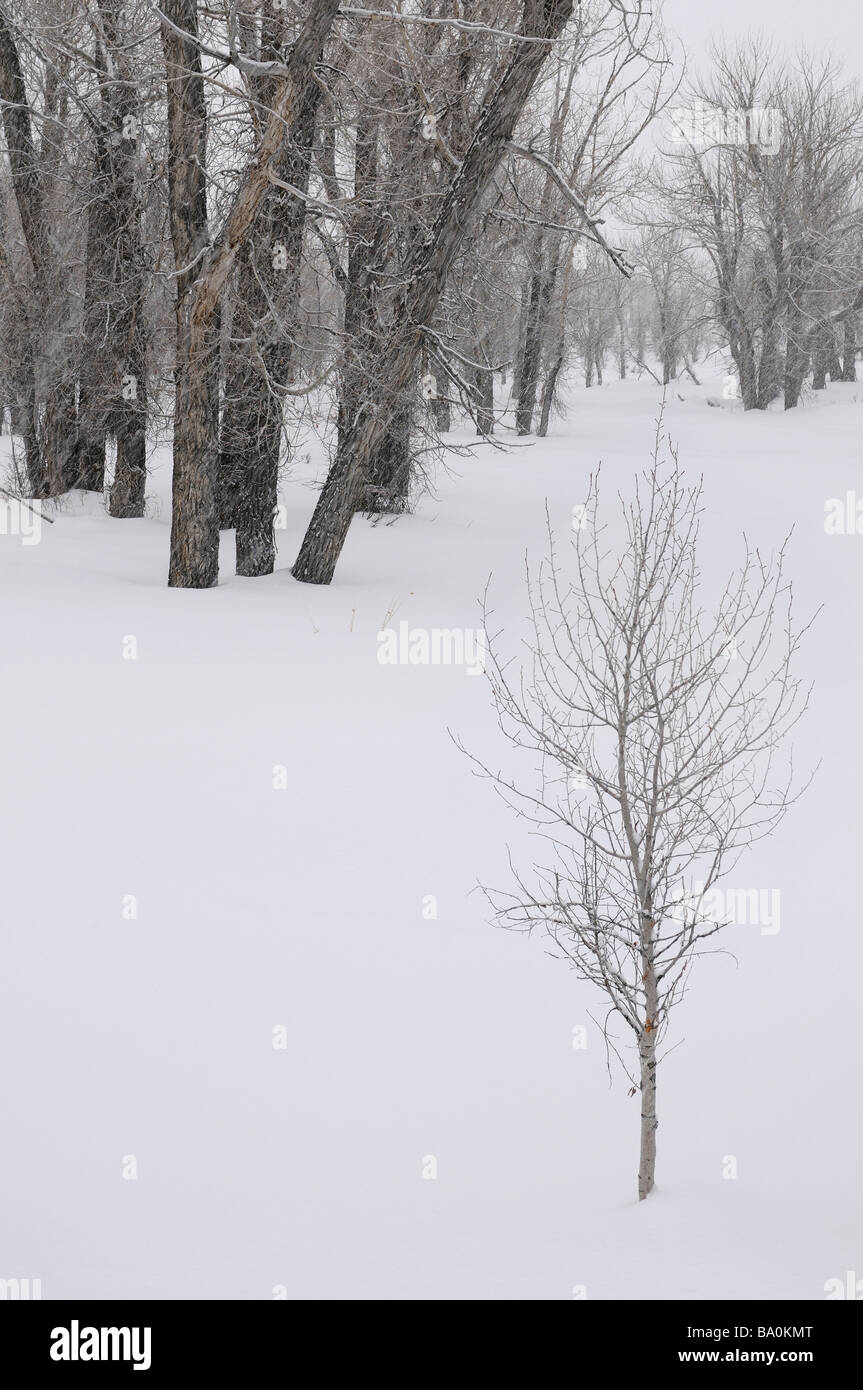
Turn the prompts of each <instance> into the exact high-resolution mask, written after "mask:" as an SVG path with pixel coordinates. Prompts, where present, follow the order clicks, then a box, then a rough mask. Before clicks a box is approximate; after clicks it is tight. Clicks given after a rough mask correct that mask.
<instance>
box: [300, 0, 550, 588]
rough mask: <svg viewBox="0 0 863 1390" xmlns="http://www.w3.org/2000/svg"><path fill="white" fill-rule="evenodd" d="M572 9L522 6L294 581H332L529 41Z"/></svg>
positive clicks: (513, 116)
mask: <svg viewBox="0 0 863 1390" xmlns="http://www.w3.org/2000/svg"><path fill="white" fill-rule="evenodd" d="M572 6H573V0H527V3H526V4H525V7H524V20H523V33H524V34H525V35H530V36H531V39H530V40H529V41H519V40H516V41H514V43H513V46H512V49H511V53H510V57H509V59H508V61H507V63H506V65H505V67H504V69H503V71H500V73H499V76H498V77H497V80H495V81H494V82H493V83H492V95H491V97H490V99H489V101H488V102H487V104H486V106H485V110H484V113H483V116H482V118H481V120H480V122H479V125H478V127H477V131H476V134H475V136H474V138H473V140H472V141H471V144H470V146H469V148H468V151H467V154H466V155H465V158H464V160H463V162H462V164H461V167H460V168H459V170H458V172H457V173H456V174H455V175H454V178H453V181H452V183H451V184H450V186H449V189H448V190H447V193H446V194H445V196H444V198H443V202H442V205H441V209H440V211H439V213H438V216H437V218H436V219H435V223H434V226H433V228H432V230H431V232H430V234H429V236H428V238H427V239H425V240H424V241H423V242H422V243H421V244H419V245H417V246H416V248H415V249H414V251H413V252H412V254H411V256H410V257H409V259H408V263H407V265H406V267H405V289H404V290H403V291H402V293H401V295H400V298H399V302H398V303H397V306H396V313H395V315H394V320H393V334H392V337H391V339H390V341H389V342H388V343H387V344H386V345H385V347H384V350H383V351H382V352H381V354H380V356H379V358H378V360H377V362H376V364H375V371H374V372H373V373H372V374H371V375H372V380H374V379H375V378H376V379H377V380H378V381H385V382H386V383H387V386H388V390H387V392H386V395H385V398H384V400H383V401H382V402H380V403H378V402H377V401H375V400H374V399H373V398H372V397H371V395H367V397H366V399H365V400H364V401H363V402H362V404H361V406H360V408H359V410H358V412H357V415H356V418H355V420H354V422H353V424H352V426H351V428H350V430H349V431H348V433H347V434H346V436H345V437H344V439H343V440H342V441H341V442H340V444H339V447H338V448H337V450H336V457H335V459H334V461H333V465H332V467H331V469H330V472H329V475H328V477H327V480H326V483H325V484H324V487H323V489H322V491H321V494H320V497H319V498H318V502H317V505H316V507H315V510H314V513H313V515H312V519H311V522H310V523H309V527H308V530H307V531H306V534H305V537H304V538H303V543H302V545H301V547H300V553H299V555H298V556H297V560H296V563H295V565H294V569H293V574H294V577H295V578H296V579H299V580H301V581H302V582H303V583H307V584H329V583H330V581H331V580H332V577H333V574H334V572H335V568H336V564H337V562H338V558H339V555H340V554H341V550H342V546H343V545H344V542H345V538H346V536H347V533H348V529H349V527H350V523H351V517H352V515H353V512H354V510H355V509H356V505H357V500H358V497H359V496H360V495H361V492H362V487H363V481H364V477H365V475H366V471H367V469H368V466H369V462H370V460H371V459H372V458H374V456H375V454H376V452H377V450H378V449H379V448H380V446H381V443H382V442H383V440H384V438H385V437H386V435H387V432H388V430H389V427H390V423H391V420H392V417H393V414H394V412H395V408H396V403H397V402H398V400H399V397H400V395H401V393H403V392H405V391H407V390H408V388H409V385H410V383H411V381H412V380H413V379H415V376H416V370H417V364H418V360H419V357H420V352H421V347H422V338H423V329H424V328H425V327H427V326H429V325H430V324H431V322H432V318H433V316H434V314H435V311H436V310H437V307H438V304H439V302H440V297H441V294H442V293H443V289H444V285H445V283H446V277H447V273H448V272H449V269H450V267H451V266H452V263H453V261H454V259H455V257H456V254H457V253H458V250H459V247H460V246H461V243H462V241H463V239H464V237H465V235H466V233H467V232H468V230H469V229H470V226H471V223H472V222H473V219H474V217H475V216H476V213H477V211H478V209H479V206H480V203H481V200H482V197H483V195H484V193H485V191H486V189H487V188H488V185H489V183H490V181H491V179H492V176H493V175H494V171H495V169H496V168H497V165H498V163H499V161H500V158H501V155H502V154H503V151H504V149H505V147H506V145H507V144H508V142H509V141H510V140H511V139H512V134H513V130H514V129H515V123H516V121H517V120H518V117H519V115H520V114H521V111H522V109H523V107H524V103H525V101H526V100H527V98H528V96H529V94H530V91H531V89H532V87H533V85H534V83H535V81H536V79H537V77H538V75H539V70H540V68H541V66H542V64H543V61H544V59H545V56H546V53H547V51H548V47H547V45H546V44H544V43H537V42H535V37H537V36H540V37H542V38H546V39H548V40H552V39H554V38H556V37H557V35H558V34H559V33H560V32H561V30H562V29H563V28H564V26H565V25H566V22H567V20H568V19H569V18H570V15H571V14H572Z"/></svg>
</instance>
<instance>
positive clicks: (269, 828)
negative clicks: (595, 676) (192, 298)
mask: <svg viewBox="0 0 863 1390" xmlns="http://www.w3.org/2000/svg"><path fill="white" fill-rule="evenodd" d="M720 391H721V386H720V384H719V378H718V377H716V378H711V379H709V380H706V381H705V382H704V384H703V385H702V386H701V387H700V388H699V387H696V386H695V385H694V384H692V383H689V384H686V385H681V386H679V387H674V388H672V391H671V394H670V399H669V402H668V407H667V415H666V424H667V427H668V429H669V430H670V431H671V433H672V435H673V436H674V438H675V439H676V441H677V443H678V446H679V452H680V459H681V463H682V464H683V465H684V467H685V468H686V469H687V471H689V472H692V473H700V472H702V471H703V473H704V476H705V484H706V504H707V508H708V510H707V514H706V516H705V519H704V524H703V552H702V554H703V566H704V572H705V577H706V579H707V581H708V583H713V582H714V581H716V580H718V579H719V578H721V577H723V576H724V574H725V572H726V571H727V570H730V569H731V568H732V567H733V565H734V564H735V562H736V561H737V559H738V558H739V555H740V541H739V537H740V533H741V532H742V531H743V530H744V529H745V530H746V531H747V533H748V535H749V536H750V538H751V539H752V541H753V542H755V543H758V544H759V545H762V546H764V547H767V548H769V547H770V546H772V545H775V544H777V543H778V542H779V541H780V540H781V539H782V537H783V535H784V534H785V533H786V532H787V531H788V529H789V528H790V527H791V526H792V525H795V526H796V532H795V538H794V540H793V543H792V549H791V560H790V570H791V574H792V577H793V579H794V582H795V588H796V592H797V602H798V604H799V607H800V610H801V611H804V612H809V611H811V610H812V609H813V608H814V607H816V606H817V605H818V604H822V603H823V604H824V605H825V609H824V612H823V614H822V616H821V617H820V619H819V621H818V623H817V625H816V627H815V629H814V630H813V632H812V633H811V635H810V637H809V639H808V641H807V644H806V650H805V654H804V659H803V662H802V667H801V669H803V670H804V671H805V672H806V673H808V674H809V675H811V676H812V677H814V678H815V679H816V682H817V684H816V690H815V694H814V698H813V703H812V708H811V712H810V714H809V716H808V717H807V719H806V721H805V723H804V725H803V726H801V728H800V729H799V730H798V733H797V736H796V740H795V749H796V756H797V758H798V759H799V762H800V765H801V766H809V765H811V764H814V763H816V762H818V761H819V759H820V760H821V768H820V771H819V773H818V776H817V778H816V780H815V782H814V784H813V786H812V787H811V789H810V790H809V792H808V794H807V795H806V797H805V799H804V800H803V801H802V802H801V803H800V804H799V805H798V806H797V807H796V808H795V809H794V810H793V811H792V812H791V814H790V815H789V817H788V819H787V820H786V822H785V823H784V825H783V826H782V827H781V828H780V830H779V832H778V833H777V835H776V836H775V837H774V838H773V839H772V840H770V841H768V842H766V843H764V844H763V845H761V846H760V847H758V848H756V850H755V851H754V852H753V853H752V854H751V856H750V857H749V858H748V859H747V860H746V861H745V862H744V865H743V866H742V867H741V869H740V870H739V871H737V873H736V874H735V880H734V881H735V885H736V886H738V887H744V888H752V889H755V888H758V889H764V890H773V889H778V890H779V891H780V892H781V929H780V930H779V931H778V932H774V933H772V934H768V933H763V932H762V931H761V930H760V928H759V926H757V925H749V926H740V927H735V928H731V929H729V933H728V934H727V935H726V943H725V944H726V945H728V946H729V947H730V949H731V950H732V951H733V952H734V955H735V956H736V960H735V959H732V958H731V957H729V956H715V957H710V958H707V959H704V960H701V961H700V962H698V963H697V965H696V971H695V976H694V980H693V983H692V987H691V990H690V993H689V995H688V997H687V999H686V1001H685V1003H684V1004H683V1005H682V1007H681V1008H680V1010H679V1011H678V1014H677V1029H676V1031H675V1033H674V1035H673V1036H672V1037H671V1039H670V1040H669V1041H670V1042H671V1043H674V1042H678V1041H679V1040H680V1039H681V1038H682V1039H685V1041H683V1042H682V1044H681V1045H680V1046H679V1047H677V1049H676V1050H675V1051H673V1052H672V1053H671V1054H670V1056H669V1057H668V1058H667V1061H666V1062H665V1064H664V1066H663V1069H662V1071H661V1073H660V1082H659V1107H660V1129H659V1134H658V1143H659V1159H658V1167H657V1183H658V1188H657V1191H656V1193H655V1194H654V1195H653V1196H652V1197H651V1198H650V1200H648V1201H647V1202H645V1203H642V1204H641V1205H639V1204H638V1203H637V1202H636V1200H635V1179H636V1170H637V1157H638V1155H637V1143H638V1109H637V1107H638V1100H637V1099H631V1100H630V1099H627V1097H626V1089H627V1088H626V1085H625V1083H624V1082H623V1080H622V1078H620V1077H619V1076H618V1077H617V1079H616V1080H615V1084H614V1087H613V1089H611V1090H609V1088H608V1078H607V1074H606V1067H605V1056H604V1050H603V1047H602V1044H601V1039H600V1036H599V1033H598V1030H597V1029H596V1027H595V1026H594V1025H593V1024H592V1023H591V1021H590V1018H589V1014H591V1013H592V1014H593V1015H594V1016H596V1017H599V1016H600V1004H601V1001H600V999H599V998H598V997H597V996H595V995H594V993H593V991H592V990H591V989H590V987H589V986H587V985H586V984H582V983H581V982H579V981H578V980H577V979H576V978H575V976H574V975H572V974H571V973H570V972H568V971H567V970H566V969H565V968H564V967H563V966H562V965H561V964H560V963H559V962H557V961H554V960H552V959H550V958H549V957H548V956H547V954H546V953H545V950H544V946H543V943H542V942H541V941H540V940H539V939H538V938H536V939H532V940H531V939H527V938H524V937H521V936H514V935H510V934H508V933H505V932H501V931H498V930H495V929H493V928H492V927H491V926H489V925H488V922H487V909H486V907H485V904H484V901H483V899H482V898H481V896H480V895H479V894H477V893H474V894H473V895H471V889H472V887H473V886H474V884H475V883H476V881H477V880H478V879H479V880H482V881H484V882H488V883H492V884H501V885H506V883H507V867H506V845H507V844H510V845H511V846H512V848H513V851H514V852H515V853H516V855H519V854H520V855H521V856H522V859H523V858H524V856H525V854H526V847H527V841H526V836H525V830H524V828H523V827H521V826H519V825H518V824H517V823H515V822H513V821H512V819H511V817H510V815H509V813H507V811H506V809H505V808H504V807H503V806H502V805H501V804H500V803H499V802H498V801H497V799H496V798H495V797H494V794H493V792H492V790H491V788H490V786H489V785H488V784H486V783H483V782H481V781H479V780H477V779H476V778H474V777H473V776H472V774H471V770H470V766H469V765H468V763H467V762H466V760H465V758H464V757H463V755H461V754H460V753H459V752H458V751H457V749H456V748H455V746H454V745H453V742H452V740H451V738H450V736H449V734H448V732H447V730H448V728H449V729H452V730H453V731H455V732H457V733H458V734H459V736H460V737H461V738H463V739H464V740H465V742H466V743H467V744H468V745H470V746H472V747H477V748H479V749H480V750H482V751H485V752H488V751H489V750H494V754H493V756H494V758H495V759H496V760H497V761H500V760H505V759H506V757H507V756H508V753H507V747H506V745H505V744H504V743H502V741H501V740H500V736H499V735H498V733H497V726H496V723H495V720H494V716H493V713H492V710H491V706H490V703H489V694H488V690H487V687H486V682H485V681H484V680H483V679H471V678H469V677H466V675H465V671H464V669H460V668H458V667H449V668H447V667H433V666H421V667H420V666H414V667H411V666H388V665H381V664H380V663H379V662H378V659H377V651H378V643H377V633H378V631H379V629H380V628H381V627H383V626H385V625H386V624H387V623H388V622H391V623H392V624H393V625H397V624H398V623H399V622H400V621H403V620H406V621H408V622H409V623H410V624H411V626H412V627H423V628H435V627H437V628H456V627H466V628H475V627H477V626H478V623H479V614H478V609H477V600H478V597H479V595H480V594H481V591H482V588H483V586H484V584H485V581H486V579H487V577H488V575H489V573H493V576H494V580H493V592H494V606H495V610H496V617H497V619H498V621H499V623H500V625H501V626H503V627H504V628H505V629H506V630H507V633H508V634H510V633H511V634H512V642H513V645H515V642H516V640H517V636H518V625H519V622H520V620H521V618H522V616H523V614H524V612H525V598H524V590H523V571H522V565H523V555H524V551H525V548H529V549H530V551H531V553H532V554H533V555H535V556H539V555H540V554H541V552H542V549H543V527H544V503H545V499H546V498H547V499H548V504H549V509H550V513H551V516H552V520H553V524H554V525H555V527H556V529H557V530H558V531H559V533H560V535H561V537H565V535H566V533H567V531H568V529H569V526H570V516H571V509H572V507H573V505H575V504H577V503H578V502H580V501H582V500H583V497H584V491H585V484H586V480H587V476H588V473H589V472H590V470H591V469H592V468H593V467H594V466H595V464H596V462H597V461H598V459H600V458H601V459H602V460H603V472H604V477H605V493H606V500H607V502H609V503H611V501H612V493H613V490H614V487H616V486H617V485H620V486H621V487H623V488H628V486H629V482H630V480H631V477H632V474H633V471H634V469H635V468H636V467H637V466H638V465H639V464H641V463H643V462H645V461H646V459H647V457H648V454H649V450H650V445H651V441H652V432H653V421H654V418H655V415H656V411H657V406H658V400H659V391H658V389H657V387H656V386H655V385H654V383H653V382H650V381H649V380H647V379H645V380H643V381H641V382H635V381H626V382H622V383H621V382H617V381H612V382H609V383H608V384H607V385H606V386H605V387H603V388H601V389H596V388H594V389H593V390H591V391H585V390H583V389H579V388H576V389H575V390H574V391H573V392H572V396H571V405H570V410H569V414H568V418H567V419H565V420H560V421H558V422H556V424H555V425H554V426H553V428H552V432H551V434H550V436H549V438H548V439H547V440H544V441H534V442H533V443H532V445H531V446H530V447H529V448H527V449H525V448H519V449H517V450H515V451H513V452H511V453H508V454H505V453H501V452H498V451H495V450H494V449H492V448H491V447H488V446H485V445H483V446H482V447H480V448H478V449H477V450H476V451H475V456H474V457H472V458H462V457H453V458H451V459H450V470H449V475H448V476H441V478H440V480H439V489H438V496H437V497H436V498H430V497H429V498H426V499H425V500H424V501H423V502H422V503H421V505H420V507H419V509H418V511H417V514H416V515H414V516H411V517H406V518H403V519H400V520H399V521H398V522H397V523H396V524H395V525H389V526H388V525H379V526H376V527H375V526H372V525H370V524H369V523H368V522H366V521H357V522H355V523H354V526H353V529H352V532H351V536H350V538H349V541H348V544H347V546H346V549H345V552H344V555H343V557H342V561H341V564H340V567H339V570H338V572H337V576H336V580H335V582H334V583H333V585H332V586H331V587H330V588H311V587H306V586H300V585H298V584H296V583H295V582H294V581H293V579H292V578H291V576H290V574H289V572H288V571H289V566H290V564H291V563H292V562H293V559H294V556H295V554H296V550H297V546H298V544H299V540H300V537H301V535H302V531H303V529H304V526H305V524H306V522H307V520H308V517H309V515H310V512H311V507H312V505H313V500H314V494H313V492H312V491H311V490H310V487H309V477H308V476H307V475H306V476H304V474H303V470H298V471H297V473H295V474H294V476H293V477H292V478H291V479H290V480H289V482H288V484H287V486H286V489H285V492H284V501H285V504H286V507H287V516H288V526H287V529H286V530H285V531H283V532H281V533H280V557H279V566H280V567H279V569H278V571H277V572H276V574H274V575H273V576H272V577H271V578H268V579H263V580H245V579H237V578H235V577H234V576H233V573H232V569H233V566H232V563H231V561H232V553H231V552H232V546H233V541H232V539H231V538H230V537H228V538H225V539H224V540H223V547H224V549H223V566H222V583H221V584H220V586H219V588H217V589H214V590H212V591H209V592H205V593H201V592H179V591H171V590H168V589H167V588H166V587H165V581H166V574H167V556H168V530H167V522H168V518H169V513H170V508H169V504H168V493H169V470H168V467H167V456H166V454H165V453H164V451H163V452H162V453H160V454H159V455H158V456H157V458H156V459H155V461H154V462H155V464H156V467H155V469H154V475H153V478H152V484H151V486H152V491H153V493H154V496H155V497H157V498H158V497H161V499H162V501H161V506H160V508H159V510H160V512H161V519H159V520H156V519H154V520H148V521H129V522H118V521H113V520H111V519H110V518H108V517H107V516H106V515H104V514H103V513H101V512H100V511H98V510H97V509H96V508H95V507H94V506H93V505H92V504H88V505H87V506H85V505H82V504H81V503H80V502H79V501H74V502H71V503H69V504H68V505H67V506H66V507H65V509H64V510H62V511H60V512H58V513H57V514H56V520H55V524H54V525H48V524H45V525H44V526H43V528H42V537H41V542H40V543H39V544H38V545H25V544H23V543H22V538H21V537H17V536H12V535H7V536H3V537H2V538H0V566H2V569H0V603H2V610H3V612H2V633H3V647H4V652H5V662H4V674H3V681H2V698H0V708H2V721H3V734H4V736H3V743H2V796H0V807H2V809H0V816H2V825H0V851H2V859H3V866H4V868H3V899H2V901H3V918H2V966H0V1035H1V1036H2V1053H3V1064H2V1068H0V1113H2V1116H3V1143H2V1145H0V1185H2V1191H3V1192H4V1194H5V1195H4V1201H3V1203H2V1217H0V1277H3V1278H12V1277H17V1278H31V1279H33V1278H39V1279H41V1281H42V1289H43V1296H44V1297H45V1298H62V1297H73V1296H74V1297H93V1298H95V1297H110V1296H114V1297H121V1298H125V1297H149V1298H193V1297H197V1298H264V1299H267V1298H271V1297H273V1293H274V1290H276V1291H277V1292H284V1293H286V1294H287V1296H288V1297H319V1296H324V1297H331V1298H356V1297H361V1298H362V1297H372V1298H378V1297H390V1298H393V1297H395V1298H416V1297H420V1298H447V1297H453V1298H479V1299H488V1298H505V1299H513V1298H519V1299H520V1298H541V1299H571V1298H572V1297H573V1296H580V1295H581V1294H582V1292H583V1293H584V1294H585V1295H586V1296H587V1297H588V1298H590V1299H604V1298H637V1297H644V1296H648V1297H658V1298H679V1297H696V1298H707V1297H719V1298H722V1297H746V1298H771V1297H776V1298H802V1299H820V1298H823V1297H824V1296H825V1292H824V1286H825V1283H826V1281H828V1280H830V1279H839V1280H842V1281H845V1280H846V1278H847V1275H848V1273H849V1272H850V1271H856V1278H858V1279H859V1278H863V1231H861V1221H860V1208H861V1203H860V1176H861V1159H860V1156H861V1105H860V1074H861V1042H860V1036H861V1022H860V1017H861V1009H860V989H861V985H860V981H861V978H863V934H861V931H860V890H859V865H860V844H861V815H860V810H859V797H860V788H861V781H863V778H861V751H860V750H861V741H863V736H861V720H860V691H861V689H863V644H861V639H860V613H861V611H863V535H859V536H858V535H827V534H826V533H825V530H824V504H825V502H826V501H827V500H828V499H830V498H843V499H844V498H845V496H846V494H847V493H848V492H849V491H851V492H853V491H855V489H856V490H857V491H858V492H859V494H860V496H861V498H863V453H861V441H863V385H858V386H856V387H853V386H844V387H843V386H833V387H831V389H830V391H829V392H828V393H827V396H826V398H825V399H823V400H820V401H818V402H817V404H810V405H807V406H806V407H805V408H803V409H800V410H797V411H794V412H791V413H789V414H783V413H781V412H780V413H775V414H768V415H759V414H754V413H752V414H747V415H744V414H743V413H742V411H740V410H739V409H733V408H725V409H717V408H711V407H710V406H709V405H708V404H707V397H708V396H710V397H714V398H715V397H718V396H719V394H720ZM681 398H682V399H681ZM510 437H511V436H510ZM8 442H9V441H8V437H4V438H3V439H2V440H0V447H3V448H8ZM315 463H317V466H318V468H319V466H320V458H319V456H318V457H317V459H316V460H313V471H314V465H315ZM612 485H613V486H612ZM130 638H134V642H135V644H136V647H137V655H136V656H135V658H134V659H128V657H129V655H130V653H131V652H132V651H133V650H134V646H133V644H132V643H131V642H130V641H129V639H130ZM274 768H275V769H278V768H284V770H285V771H284V777H283V780H284V781H285V782H286V789H284V790H282V789H279V788H278V786H277V787H274V785H273V784H274V779H275V781H276V783H277V784H278V782H279V781H280V774H279V773H278V771H277V772H276V773H275V774H274ZM430 896H433V897H434V898H435V899H436V904H437V916H436V917H432V916H430V915H429V913H430V908H429V897H430ZM130 898H134V899H135V900H136V902H135V904H131V903H130ZM135 910H136V912H137V916H132V913H133V912H134V911H135ZM579 1025H582V1026H585V1027H586V1028H587V1040H588V1045H587V1047H586V1048H584V1049H578V1048H575V1047H573V1029H574V1028H577V1027H578V1026H579ZM279 1028H281V1029H283V1030H284V1032H283V1033H281V1034H280V1033H276V1034H275V1035H274V1029H279ZM274 1037H275V1039H276V1041H284V1043H285V1046H284V1047H274V1046H273V1042H274ZM730 1156H733V1157H734V1158H736V1160H737V1177H736V1179H728V1178H725V1177H723V1171H728V1170H729V1165H728V1163H727V1159H728V1158H729V1157H730ZM430 1160H435V1162H436V1168H437V1176H436V1177H435V1178H431V1177H429V1176H427V1175H428V1174H429V1173H431V1172H433V1171H434V1166H435V1165H434V1164H433V1163H431V1162H430ZM134 1172H136V1173H137V1176H135V1177H132V1176H131V1174H133V1173H134ZM424 1174H426V1176H424ZM861 1290H863V1285H861Z"/></svg>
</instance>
